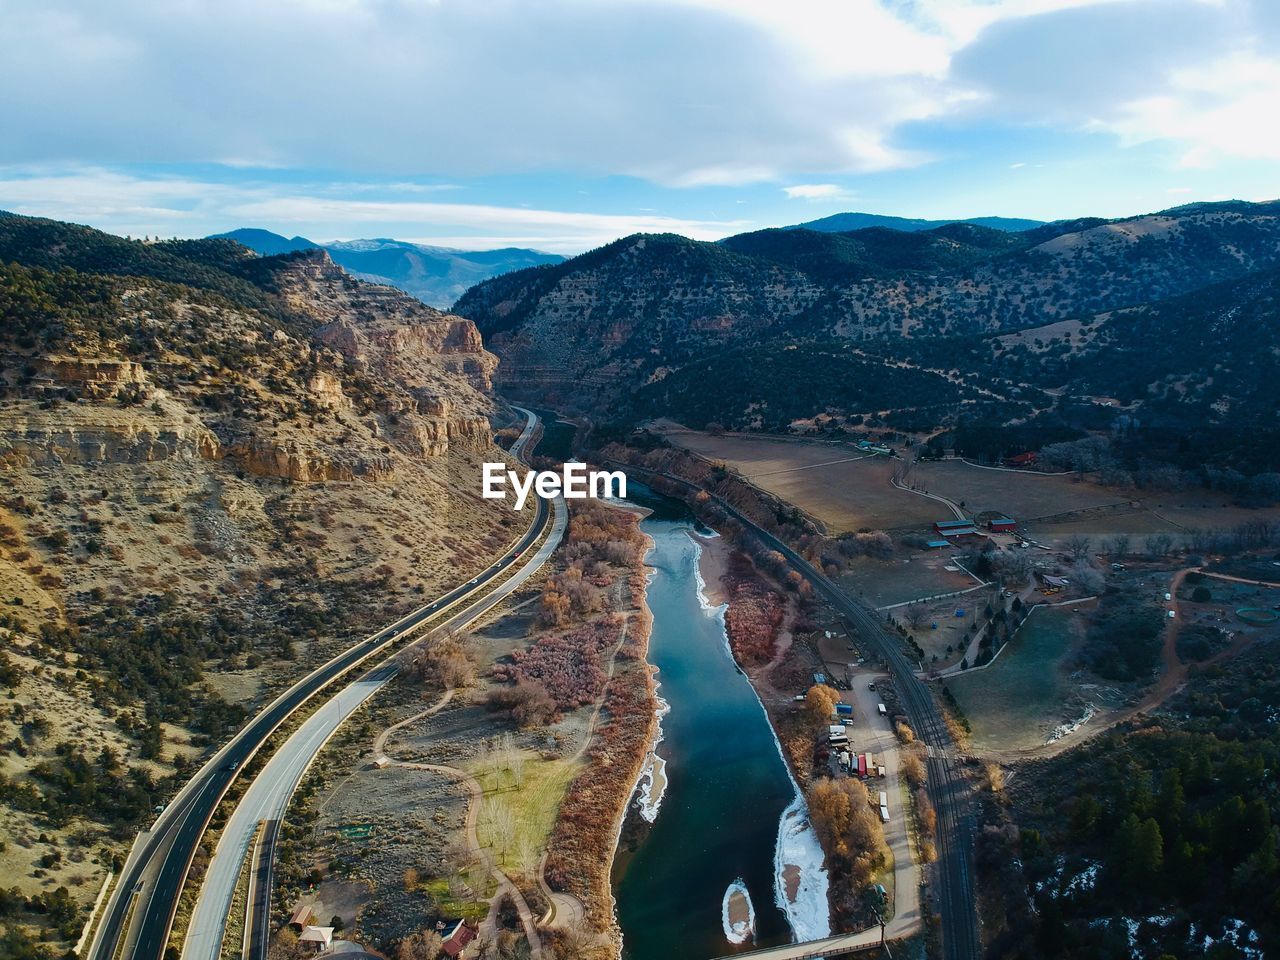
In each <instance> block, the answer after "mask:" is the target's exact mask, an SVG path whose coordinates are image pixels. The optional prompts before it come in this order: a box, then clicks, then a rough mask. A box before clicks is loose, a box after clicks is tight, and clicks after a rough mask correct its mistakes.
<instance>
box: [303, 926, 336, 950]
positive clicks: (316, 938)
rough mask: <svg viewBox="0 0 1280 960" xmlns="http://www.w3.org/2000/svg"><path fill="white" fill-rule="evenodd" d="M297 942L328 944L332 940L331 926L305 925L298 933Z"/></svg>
mask: <svg viewBox="0 0 1280 960" xmlns="http://www.w3.org/2000/svg"><path fill="white" fill-rule="evenodd" d="M298 942H299V943H323V944H324V945H325V946H328V945H329V944H330V943H332V942H333V927H307V928H306V929H305V930H303V931H302V933H300V934H298Z"/></svg>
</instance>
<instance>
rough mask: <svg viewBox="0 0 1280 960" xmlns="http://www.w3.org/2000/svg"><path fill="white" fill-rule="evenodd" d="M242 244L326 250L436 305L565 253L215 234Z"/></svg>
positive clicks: (269, 249)
mask: <svg viewBox="0 0 1280 960" xmlns="http://www.w3.org/2000/svg"><path fill="white" fill-rule="evenodd" d="M211 239H228V240H234V241H236V242H237V243H240V244H243V245H244V246H246V247H248V248H249V249H250V250H253V251H254V252H256V253H259V254H262V255H263V256H275V255H278V254H282V253H292V252H294V251H298V250H308V249H312V248H317V247H319V248H322V249H324V250H326V251H328V253H329V256H331V257H332V258H333V260H334V262H335V263H337V264H338V265H339V266H341V267H342V268H343V269H345V270H347V271H348V272H350V273H351V274H353V275H354V276H357V277H359V278H360V279H362V280H368V281H369V282H371V283H382V284H387V285H389V286H393V287H397V288H399V289H401V290H403V291H405V293H410V294H412V295H413V296H415V297H417V298H418V299H419V300H421V301H422V302H423V303H426V304H429V305H430V306H434V307H444V306H448V305H449V304H450V303H452V302H453V301H454V300H456V299H457V298H458V297H460V296H461V295H462V294H463V292H464V291H466V290H467V288H468V287H471V286H474V285H475V284H477V283H480V282H481V281H482V280H488V279H489V278H490V277H496V276H498V275H500V274H503V273H508V272H510V271H512V270H520V269H523V268H525V267H534V266H539V265H541V264H549V263H559V262H560V261H562V260H563V259H564V257H561V256H558V255H556V254H553V253H542V252H540V251H538V250H525V249H521V248H519V247H504V248H502V249H499V250H453V249H450V248H447V247H431V246H426V245H424V244H418V243H408V242H405V241H403V240H391V239H387V238H378V239H373V240H340V241H334V242H332V243H325V244H319V243H313V242H312V241H310V240H308V239H306V238H305V237H293V238H292V239H286V238H285V237H282V236H280V235H279V234H276V233H272V232H271V231H270V230H260V229H255V228H248V227H245V228H241V229H239V230H232V231H231V232H229V233H220V234H218V235H217V236H216V238H211Z"/></svg>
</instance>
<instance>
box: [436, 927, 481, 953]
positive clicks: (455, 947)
mask: <svg viewBox="0 0 1280 960" xmlns="http://www.w3.org/2000/svg"><path fill="white" fill-rule="evenodd" d="M475 938H476V932H475V931H474V930H472V929H471V928H470V927H468V926H467V925H466V924H464V923H460V924H458V926H457V927H455V928H454V930H453V933H451V934H450V935H449V939H447V940H446V941H445V942H444V944H443V946H442V948H441V949H443V950H444V952H445V954H446V955H447V956H450V957H456V956H457V955H458V954H460V953H462V951H463V950H465V949H466V948H467V944H469V943H470V942H471V941H472V940H474V939H475Z"/></svg>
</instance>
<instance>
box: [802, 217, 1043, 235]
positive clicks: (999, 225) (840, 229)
mask: <svg viewBox="0 0 1280 960" xmlns="http://www.w3.org/2000/svg"><path fill="white" fill-rule="evenodd" d="M950 223H969V224H973V225H974V226H976V227H987V228H988V229H991V230H1004V231H1007V232H1009V233H1017V232H1019V231H1022V230H1030V229H1032V228H1033V227H1041V226H1044V221H1043V220H1026V219H1023V218H1021V217H971V218H969V219H968V220H919V219H913V218H911V217H886V216H882V215H880V214H878V213H833V214H832V215H831V216H829V217H822V218H821V219H818V220H810V221H808V222H807V223H800V224H796V225H795V226H794V227H783V228H782V229H784V230H817V231H819V232H821V233H848V232H849V231H850V230H862V229H864V228H866V227H887V228H889V229H891V230H901V231H904V232H907V233H911V232H914V231H916V230H933V229H935V228H937V227H945V226H946V225H947V224H950Z"/></svg>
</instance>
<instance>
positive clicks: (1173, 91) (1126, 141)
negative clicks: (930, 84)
mask: <svg viewBox="0 0 1280 960" xmlns="http://www.w3.org/2000/svg"><path fill="white" fill-rule="evenodd" d="M1047 5H1048V4H1046V6H1047ZM1006 6H1007V4H1006ZM1023 6H1024V7H1025V8H1026V9H1031V8H1032V7H1033V6H1034V4H1031V3H1027V4H1024V5H1023ZM1057 6H1058V7H1059V8H1060V9H1056V10H1051V11H1048V12H1041V13H1038V14H1036V15H1033V16H1025V17H1019V18H1013V19H1007V20H998V21H995V22H993V23H991V24H990V25H989V26H988V27H987V28H985V29H984V30H982V31H981V32H980V33H979V34H978V35H977V36H976V37H975V39H974V40H973V42H972V43H970V44H968V45H966V46H965V47H964V48H963V49H961V50H959V51H958V52H957V53H956V55H955V57H954V58H953V61H952V74H951V75H952V79H953V80H954V81H955V82H957V83H959V84H962V85H967V86H969V87H971V88H972V89H974V90H975V91H977V92H978V94H979V96H978V98H977V99H975V100H974V101H972V103H971V105H970V108H969V111H968V112H969V113H970V115H972V116H975V117H986V118H998V119H999V120H1000V121H1001V122H1004V123H1008V122H1011V121H1012V122H1018V123H1025V124H1030V125H1038V126H1054V127H1059V128H1066V129H1074V130H1083V131H1090V132H1102V133H1108V134H1111V135H1113V136H1114V137H1115V138H1116V139H1117V141H1118V143H1119V144H1120V145H1121V146H1122V147H1132V146H1135V145H1139V144H1145V143H1152V142H1157V141H1159V142H1165V143H1168V144H1170V145H1172V146H1173V147H1174V148H1175V149H1176V150H1179V151H1181V156H1182V162H1183V164H1184V165H1185V166H1209V165H1212V164H1214V163H1215V162H1217V161H1219V160H1222V159H1224V158H1245V159H1278V158H1280V132H1277V131H1276V130H1275V129H1274V125H1272V124H1265V123H1259V120H1260V119H1261V118H1262V117H1265V116H1269V115H1270V114H1271V113H1273V112H1274V111H1275V104H1276V103H1280V18H1275V17H1274V13H1273V14H1272V19H1270V20H1268V19H1267V15H1266V14H1265V13H1264V11H1266V10H1268V9H1271V10H1274V7H1275V5H1274V4H1273V5H1271V7H1268V6H1267V4H1266V3H1264V2H1263V0H1127V2H1120V0H1117V2H1111V3H1097V4H1093V5H1086V4H1066V3H1061V4H1058V5H1057Z"/></svg>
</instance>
